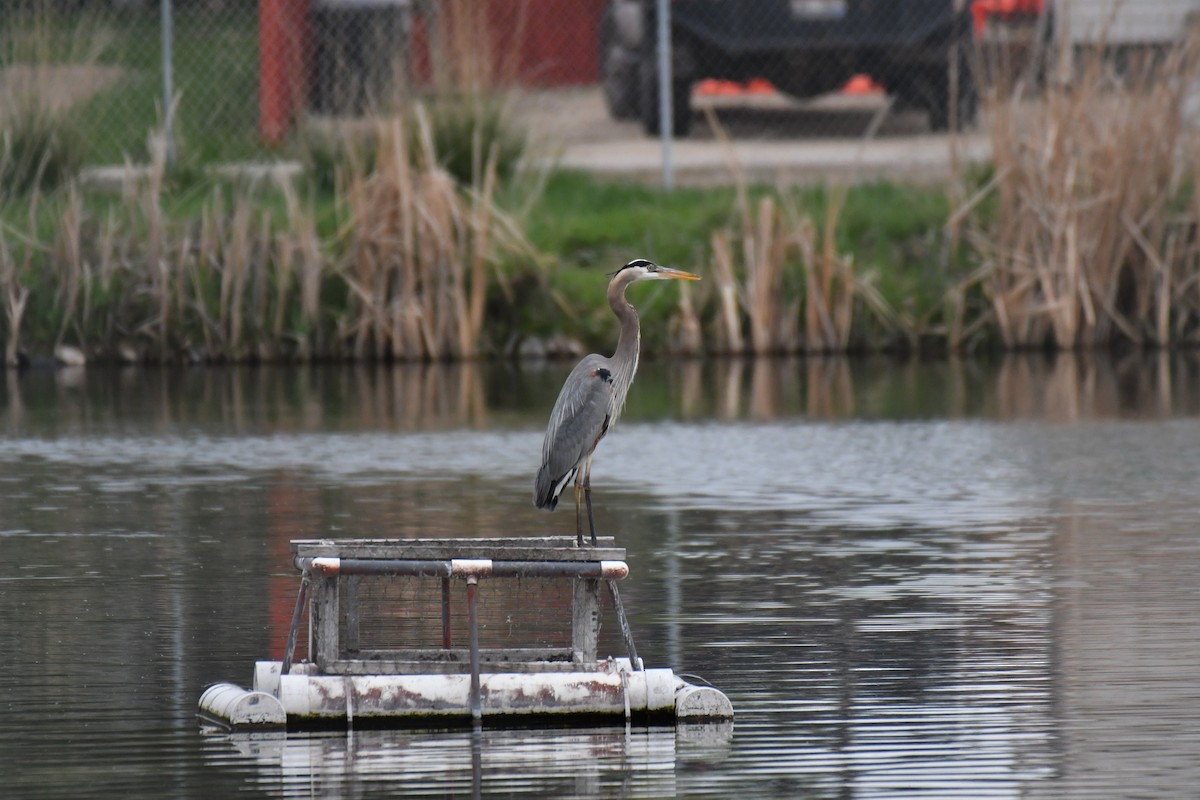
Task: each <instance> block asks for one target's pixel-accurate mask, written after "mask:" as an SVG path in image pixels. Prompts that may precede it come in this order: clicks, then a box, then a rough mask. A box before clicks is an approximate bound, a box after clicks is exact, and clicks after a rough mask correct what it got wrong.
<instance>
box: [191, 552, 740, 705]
mask: <svg viewBox="0 0 1200 800" xmlns="http://www.w3.org/2000/svg"><path fill="white" fill-rule="evenodd" d="M292 550H293V553H294V555H295V562H296V565H297V567H299V568H300V569H301V570H302V571H303V574H304V576H303V579H302V581H301V586H300V594H299V596H298V597H297V600H296V609H295V612H294V614H293V617H292V624H291V629H290V631H289V633H288V644H287V649H286V653H285V655H284V658H283V661H282V662H279V661H260V662H259V663H258V665H257V667H256V669H255V673H254V687H253V691H249V692H247V691H246V690H244V689H242V688H241V687H238V686H235V685H233V684H228V683H222V684H216V685H214V686H211V687H209V689H208V690H207V691H205V692H204V694H203V695H202V696H201V698H200V713H201V715H202V716H204V717H206V718H208V719H210V720H212V721H215V722H218V723H220V724H223V725H226V726H228V727H230V728H233V729H248V728H269V727H280V726H287V727H289V728H292V729H296V728H300V727H330V726H338V727H342V726H344V727H347V728H353V727H356V726H358V727H361V726H363V725H380V724H387V723H393V724H394V723H404V724H413V723H417V724H427V725H445V724H447V723H448V722H450V723H452V722H454V721H459V720H464V719H465V720H467V721H474V722H475V723H477V724H478V723H481V722H482V721H483V720H484V719H485V718H486V719H487V720H488V722H489V723H490V724H527V723H528V722H530V721H533V720H536V719H542V720H554V721H563V720H568V719H575V720H579V719H584V718H598V717H603V718H607V719H612V720H614V721H621V722H625V723H629V722H632V721H639V722H641V721H650V720H675V719H680V720H693V721H694V720H705V719H729V718H732V716H733V709H732V706H731V705H730V703H729V700H728V699H727V698H726V697H725V695H723V694H722V693H721V692H719V691H717V690H716V689H714V688H712V687H709V686H693V685H691V684H689V683H687V682H686V681H684V680H682V679H681V678H678V677H676V676H675V674H674V673H672V672H671V670H669V669H645V668H644V667H643V666H642V661H641V659H640V658H638V656H637V651H636V649H635V647H634V644H633V635H632V632H631V630H630V628H629V623H628V620H627V619H626V617H625V612H624V608H623V606H622V603H621V596H620V593H619V592H618V590H617V587H616V581H618V580H620V579H622V578H624V577H625V576H626V575H627V574H628V572H629V568H628V566H627V565H626V564H625V561H624V559H625V551H624V549H622V548H617V547H615V546H613V542H612V539H611V538H609V537H605V538H603V539H601V541H600V542H599V545H598V546H594V547H582V546H577V545H576V543H575V542H574V540H572V539H570V538H569V537H552V538H541V539H529V538H527V539H453V540H451V539H446V540H436V539H424V540H422V539H345V540H297V541H293V542H292ZM497 579H499V580H497ZM504 579H510V580H504ZM513 579H515V580H513ZM456 581H457V582H459V583H462V584H465V587H466V593H465V599H466V607H467V608H466V614H463V613H461V609H458V610H457V611H456V607H455V604H454V602H453V598H454V597H455V595H456V593H455V592H454V591H453V590H452V584H453V583H455V582H456ZM481 583H482V584H483V585H486V586H487V591H486V592H483V594H484V597H485V599H484V600H481V599H480V597H481ZM310 585H311V589H310ZM602 587H607V589H608V593H609V595H610V596H611V599H612V605H613V610H614V611H615V613H616V616H617V620H618V623H619V625H620V628H621V632H622V635H623V638H624V640H625V644H626V647H627V649H628V657H627V658H624V657H623V658H612V657H610V658H607V659H599V658H597V653H596V648H597V639H598V634H599V629H600V618H601V611H600V600H601V588H602ZM310 595H311V596H310ZM306 607H307V609H308V618H309V637H308V638H309V647H308V652H309V654H310V660H308V661H304V662H299V663H298V662H296V661H295V660H294V652H295V647H296V639H297V633H298V629H299V627H300V620H301V617H302V616H303V612H304V610H305V608H306ZM464 616H465V617H466V626H465V628H466V629H465V631H463V630H462V621H463V617H464ZM456 629H457V631H458V632H457V634H456ZM464 632H465V634H466V638H467V640H468V641H467V647H465V648H463V647H456V646H455V642H456V640H457V641H461V639H462V638H463V633H464Z"/></svg>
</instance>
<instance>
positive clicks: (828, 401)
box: [0, 352, 1200, 435]
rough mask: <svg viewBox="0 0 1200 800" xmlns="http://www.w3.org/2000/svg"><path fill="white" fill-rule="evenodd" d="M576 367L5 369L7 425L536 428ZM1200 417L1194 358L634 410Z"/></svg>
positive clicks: (646, 374)
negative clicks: (31, 370)
mask: <svg viewBox="0 0 1200 800" xmlns="http://www.w3.org/2000/svg"><path fill="white" fill-rule="evenodd" d="M570 367H571V364H570V363H566V362H543V363H534V364H525V365H521V366H517V367H512V366H510V365H507V364H491V363H488V364H480V363H471V364H456V365H428V364H426V365H411V364H408V365H396V366H392V367H377V366H376V367H373V366H364V365H353V366H342V367H330V368H316V367H311V366H305V367H258V368H255V367H237V368H229V369H221V368H212V369H204V370H192V369H182V370H170V369H164V370H143V369H134V368H123V369H115V370H103V369H91V370H86V369H80V368H75V369H63V370H44V371H34V372H29V373H24V374H21V373H17V372H14V371H11V370H9V371H6V372H5V374H4V380H3V382H2V385H3V387H4V391H3V393H2V394H0V430H5V431H7V432H9V433H12V434H16V433H20V432H22V431H29V430H41V431H43V432H48V433H49V432H54V433H60V434H71V433H73V432H78V431H83V430H88V431H92V432H95V431H96V430H98V429H101V428H103V427H105V426H108V427H111V428H113V429H115V430H117V431H118V432H119V431H120V430H121V429H122V428H123V427H127V426H128V425H129V423H130V422H131V421H134V420H136V428H137V430H138V431H139V432H142V433H144V432H146V431H147V430H155V431H158V432H169V431H173V430H178V429H195V428H201V429H219V430H220V431H221V432H222V434H224V435H228V434H235V435H236V434H247V433H250V434H252V433H270V432H279V431H329V430H331V429H337V430H363V431H366V430H392V431H431V430H451V429H485V428H494V427H497V426H499V427H506V426H510V425H528V424H541V423H542V421H543V418H544V417H545V416H546V415H547V414H548V413H549V409H550V407H551V406H552V405H553V404H554V398H555V396H556V395H557V392H558V388H559V386H560V385H561V383H562V381H563V379H564V378H565V377H566V374H567V372H568V371H569V370H570ZM1196 414H1200V354H1197V353H1194V352H1182V353H1167V352H1160V353H1154V354H1151V355H1144V354H1129V355H1126V356H1124V357H1110V356H1107V355H1104V354H1096V353H1060V354H1055V355H1037V354H1034V355H1009V356H1005V357H1003V358H1001V359H1000V360H999V361H998V362H997V363H995V364H987V363H982V362H978V361H969V360H958V359H952V360H948V361H938V362H933V363H923V362H921V361H919V360H893V359H889V358H885V357H875V358H863V359H845V358H810V359H754V360H743V359H721V360H716V361H707V362H706V361H682V362H671V363H664V362H659V363H656V362H653V361H651V362H649V363H647V364H644V365H643V367H642V369H641V370H640V372H639V375H638V379H637V383H636V384H635V387H634V390H633V391H632V393H631V395H630V398H629V405H628V408H627V411H626V417H627V418H629V419H635V420H636V419H643V420H649V419H661V418H665V417H675V418H679V419H683V420H693V419H718V420H724V421H733V420H753V421H771V420H779V419H787V418H795V417H800V416H805V417H808V418H810V419H849V418H868V419H911V418H930V417H940V418H951V419H958V418H964V417H984V418H992V419H999V420H1009V419H1023V418H1025V419H1045V420H1049V421H1080V420H1088V419H1108V418H1114V417H1157V418H1165V417H1169V416H1179V415H1186V416H1194V415H1196Z"/></svg>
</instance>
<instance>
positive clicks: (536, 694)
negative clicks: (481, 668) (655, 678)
mask: <svg viewBox="0 0 1200 800" xmlns="http://www.w3.org/2000/svg"><path fill="white" fill-rule="evenodd" d="M479 691H480V696H481V697H482V698H484V699H487V700H491V699H493V698H492V696H493V695H495V699H496V700H497V701H498V702H497V705H501V704H502V705H503V707H504V708H505V710H511V709H518V708H546V709H556V708H563V707H568V708H569V707H572V706H578V705H598V704H604V705H613V706H617V705H620V704H621V687H620V685H619V684H613V683H611V682H609V681H601V680H581V681H572V682H570V683H565V684H562V685H560V686H553V685H551V686H542V687H541V688H539V689H537V690H536V691H532V692H531V691H527V690H526V689H525V687H523V686H517V687H515V688H513V689H508V688H504V689H497V690H495V691H493V690H492V689H491V687H489V686H488V685H487V684H486V683H485V684H484V685H483V686H481V687H480V690H479Z"/></svg>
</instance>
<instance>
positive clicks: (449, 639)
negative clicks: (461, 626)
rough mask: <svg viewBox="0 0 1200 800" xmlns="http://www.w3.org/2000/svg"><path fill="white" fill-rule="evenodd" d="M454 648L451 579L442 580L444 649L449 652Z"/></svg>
mask: <svg viewBox="0 0 1200 800" xmlns="http://www.w3.org/2000/svg"><path fill="white" fill-rule="evenodd" d="M453 646H454V637H453V635H452V634H451V631H450V579H449V578H442V647H443V648H445V649H446V650H449V649H450V648H451V647H453Z"/></svg>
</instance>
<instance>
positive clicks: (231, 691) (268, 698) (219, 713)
mask: <svg viewBox="0 0 1200 800" xmlns="http://www.w3.org/2000/svg"><path fill="white" fill-rule="evenodd" d="M199 710H200V714H201V715H203V716H205V717H207V718H208V719H211V720H215V721H217V722H221V723H224V724H225V725H228V726H229V727H230V728H232V729H234V730H238V729H246V728H278V727H283V726H284V725H286V724H287V714H286V713H285V712H284V710H283V704H282V703H280V702H279V700H277V699H276V698H275V697H274V696H272V695H269V694H267V693H266V692H248V691H246V690H245V689H243V688H242V687H240V686H235V685H234V684H232V683H216V684H213V685H212V686H210V687H208V688H207V689H205V690H204V694H202V695H200V709H199Z"/></svg>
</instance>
